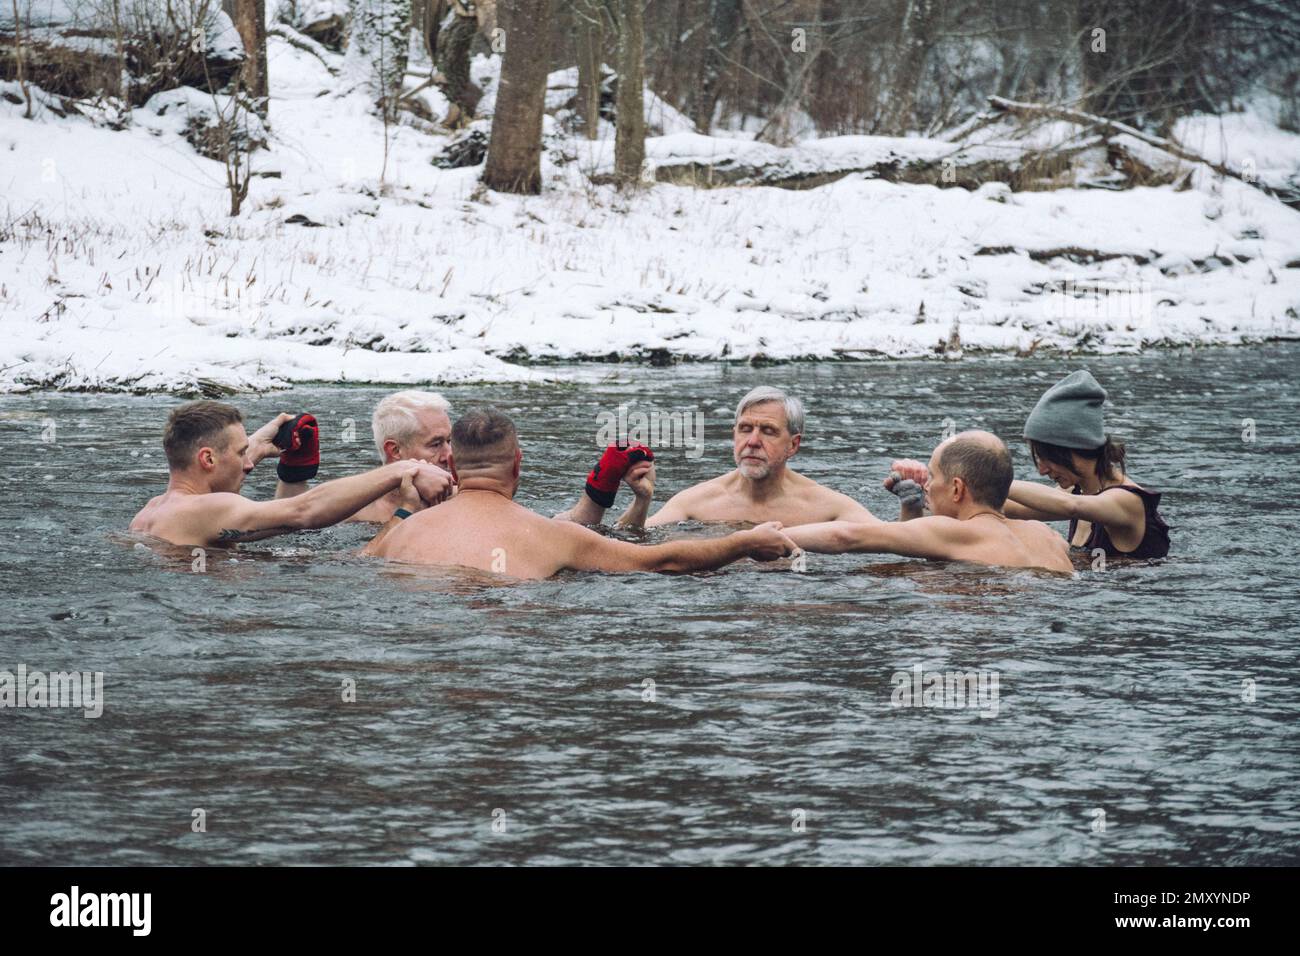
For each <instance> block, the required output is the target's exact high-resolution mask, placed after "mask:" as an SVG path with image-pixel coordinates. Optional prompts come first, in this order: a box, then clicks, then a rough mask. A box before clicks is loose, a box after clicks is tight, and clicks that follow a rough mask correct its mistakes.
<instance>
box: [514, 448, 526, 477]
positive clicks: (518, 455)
mask: <svg viewBox="0 0 1300 956" xmlns="http://www.w3.org/2000/svg"><path fill="white" fill-rule="evenodd" d="M523 460H524V450H523V449H522V448H516V449H515V473H514V475H513V476H512V477H514V478H518V477H519V472H520V467H519V466H520V464H521V463H522V462H523Z"/></svg>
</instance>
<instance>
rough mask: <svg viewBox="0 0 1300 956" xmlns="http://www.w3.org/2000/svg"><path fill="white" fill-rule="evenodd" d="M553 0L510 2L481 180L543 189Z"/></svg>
mask: <svg viewBox="0 0 1300 956" xmlns="http://www.w3.org/2000/svg"><path fill="white" fill-rule="evenodd" d="M551 9H552V0H507V2H503V3H501V5H500V10H499V11H498V14H499V16H500V21H501V29H503V30H504V31H505V32H504V39H505V44H506V47H505V52H504V54H503V55H502V62H501V81H500V89H499V90H498V91H497V103H496V112H495V113H494V114H493V116H492V136H491V138H490V139H489V141H488V153H487V164H486V166H485V167H484V169H483V184H484V185H485V186H487V187H488V188H489V189H495V190H498V191H500V192H508V193H529V194H532V195H536V194H537V193H540V192H541V191H542V167H541V156H542V111H543V108H544V107H545V105H546V74H547V71H548V70H549V69H550V59H551Z"/></svg>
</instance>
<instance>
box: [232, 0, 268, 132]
mask: <svg viewBox="0 0 1300 956" xmlns="http://www.w3.org/2000/svg"><path fill="white" fill-rule="evenodd" d="M234 20H235V29H236V30H238V31H239V39H240V40H242V41H243V42H244V56H245V59H244V67H243V78H242V82H243V86H244V89H246V90H247V91H248V95H249V96H251V97H252V98H253V102H254V104H256V111H257V115H259V116H261V117H262V118H263V119H265V118H266V113H267V109H268V108H269V106H270V104H269V103H268V100H269V98H270V83H269V81H268V77H267V75H266V0H235V16H234Z"/></svg>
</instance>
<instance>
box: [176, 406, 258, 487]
mask: <svg viewBox="0 0 1300 956" xmlns="http://www.w3.org/2000/svg"><path fill="white" fill-rule="evenodd" d="M243 421H244V415H243V413H242V412H240V410H239V409H237V408H236V407H235V406H234V405H227V404H226V403H225V402H211V401H206V400H204V401H199V402H189V403H187V404H185V405H181V406H180V407H179V408H175V409H172V413H171V415H169V416H168V417H167V429H166V431H164V432H163V451H164V452H166V453H167V466H168V467H169V468H172V469H174V470H177V471H179V470H182V469H185V468H188V467H189V466H190V462H192V461H193V460H194V455H195V453H196V452H198V450H199V449H200V448H202V447H204V446H205V445H206V446H208V447H210V448H216V449H217V450H219V451H225V449H226V435H225V431H226V429H227V428H229V427H230V426H231V425H240V424H242V423H243Z"/></svg>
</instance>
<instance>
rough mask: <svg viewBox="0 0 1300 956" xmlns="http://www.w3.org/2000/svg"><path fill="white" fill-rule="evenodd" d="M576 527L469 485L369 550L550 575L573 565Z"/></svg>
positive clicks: (521, 575) (411, 558) (521, 574)
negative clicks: (571, 554)
mask: <svg viewBox="0 0 1300 956" xmlns="http://www.w3.org/2000/svg"><path fill="white" fill-rule="evenodd" d="M577 527H578V526H576V525H570V524H568V523H566V522H560V521H554V520H552V519H550V518H544V517H542V516H541V515H539V514H536V513H534V512H532V511H529V510H528V509H527V508H525V507H523V506H522V505H519V504H516V503H515V502H513V501H511V500H509V499H508V498H506V497H505V496H504V495H501V494H498V493H496V492H493V491H481V490H474V489H467V490H462V491H461V492H460V493H459V494H458V495H456V497H454V498H452V499H451V500H450V501H447V502H445V503H443V504H441V505H439V506H438V507H436V508H429V509H426V510H425V511H421V512H419V513H418V514H414V515H412V516H411V517H409V518H407V519H406V520H405V521H403V522H401V523H400V524H399V525H398V526H397V527H396V528H394V529H393V530H392V531H391V532H389V534H388V535H386V536H385V537H384V538H383V540H381V541H380V542H379V544H378V545H376V546H375V547H374V548H373V549H367V552H368V553H371V554H376V555H379V556H380V557H384V558H388V559H389V560H392V561H408V562H412V563H417V564H436V565H456V566H459V567H466V568H477V569H479V570H481V571H495V572H497V573H499V574H507V575H509V576H511V577H516V578H545V577H549V576H551V575H552V574H554V573H555V572H557V571H559V570H561V569H562V568H564V567H567V566H568V559H569V556H570V552H571V550H572V532H573V530H575V529H576V528H577Z"/></svg>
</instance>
